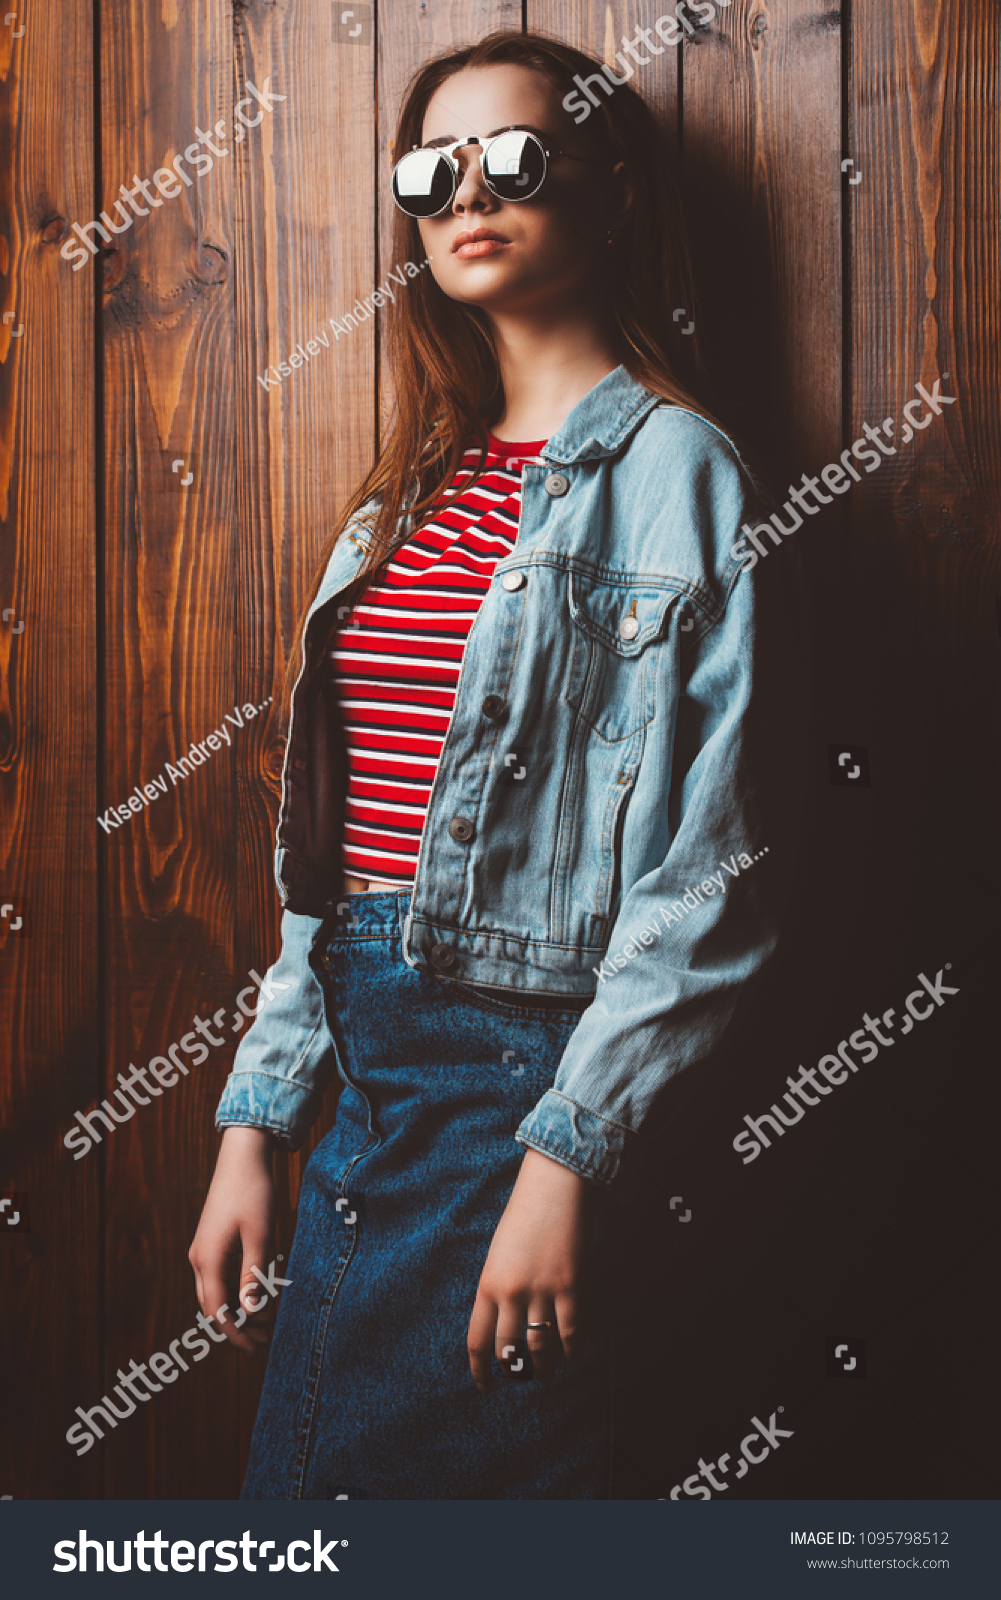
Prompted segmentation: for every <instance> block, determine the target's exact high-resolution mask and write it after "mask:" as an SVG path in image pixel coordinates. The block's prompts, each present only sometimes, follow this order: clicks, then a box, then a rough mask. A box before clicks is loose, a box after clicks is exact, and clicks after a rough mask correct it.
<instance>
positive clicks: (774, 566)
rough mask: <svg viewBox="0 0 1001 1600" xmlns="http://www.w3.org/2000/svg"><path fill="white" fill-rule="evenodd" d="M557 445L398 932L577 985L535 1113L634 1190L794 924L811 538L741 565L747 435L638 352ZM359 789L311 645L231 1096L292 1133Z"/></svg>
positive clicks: (527, 996)
mask: <svg viewBox="0 0 1001 1600" xmlns="http://www.w3.org/2000/svg"><path fill="white" fill-rule="evenodd" d="M541 455H542V458H543V459H544V461H545V463H546V464H545V465H543V466H526V467H525V468H524V469H523V483H522V497H521V517H520V521H519V526H518V534H517V541H516V544H515V546H514V548H513V550H512V551H511V553H510V554H509V555H507V556H505V557H504V558H503V559H502V560H501V561H500V562H498V564H497V568H496V570H495V573H494V576H493V579H492V581H491V584H490V587H489V590H488V591H487V594H486V595H485V597H484V599H483V603H482V606H481V608H480V610H479V612H478V614H477V616H476V619H475V621H474V623H473V626H472V629H471V631H470V634H469V638H468V642H467V645H466V649H465V653H464V656H463V660H462V666H461V671H460V676H459V682H458V687H457V691H456V699H455V707H454V711H453V714H452V718H451V721H450V723H449V727H448V731H447V735H446V738H445V742H444V747H443V749H442V753H441V760H440V764H439V767H438V771H437V774H436V776H435V779H434V783H433V786H432V789H431V795H430V801H429V805H428V810H427V820H426V824H425V827H424V831H423V835H422V839H421V846H420V854H419V856H418V860H417V867H416V874H415V880H414V886H413V889H412V892H411V901H410V910H409V914H408V915H407V917H406V919H405V922H404V927H403V957H404V959H405V960H406V961H407V962H408V963H409V965H410V966H412V967H414V968H417V969H421V970H424V971H428V972H432V973H440V974H442V975H445V976H447V977H448V978H449V980H457V981H458V984H459V986H460V987H461V986H462V985H465V984H470V985H475V986H477V987H485V988H486V989H487V990H488V992H489V991H490V990H493V991H494V992H495V993H497V994H498V995H499V996H500V997H501V998H503V999H504V1000H507V1001H512V1000H514V1001H521V1002H523V1003H525V1004H530V1003H531V1001H532V998H533V997H534V996H536V995H548V996H552V995H562V996H574V997H578V1000H579V1001H583V1004H584V1005H585V1007H586V1008H585V1009H583V1010H582V1011H581V1017H580V1021H579V1023H578V1025H577V1026H576V1028H575V1029H574V1032H573V1034H572V1035H571V1038H570V1041H569V1044H568V1046H567V1048H566V1051H565V1053H564V1055H563V1057H562V1059H561V1061H560V1063H559V1066H558V1070H557V1073H556V1077H555V1082H554V1084H553V1087H552V1088H551V1089H550V1090H548V1091H547V1093H546V1094H545V1095H543V1097H542V1099H541V1100H540V1101H539V1102H538V1104H537V1105H536V1106H535V1108H534V1109H533V1111H532V1112H531V1114H530V1115H529V1116H528V1117H527V1118H526V1119H525V1120H524V1121H523V1122H522V1124H521V1126H520V1127H519V1128H518V1129H517V1131H516V1134H515V1137H516V1138H517V1139H518V1140H519V1141H520V1142H521V1143H522V1144H523V1145H525V1146H528V1147H531V1148H532V1149H535V1150H539V1151H541V1152H543V1153H544V1154H546V1155H548V1156H550V1157H552V1158H554V1159H555V1160H557V1161H560V1162H562V1163H563V1164H564V1165H566V1166H568V1167H570V1168H572V1169H573V1170H575V1171H576V1172H578V1173H580V1174H582V1175H583V1176H585V1177H587V1178H589V1179H591V1180H593V1181H595V1182H596V1183H598V1184H599V1185H602V1186H604V1187H607V1188H609V1189H611V1190H612V1191H613V1192H616V1193H619V1194H624V1193H625V1192H628V1190H629V1189H630V1188H631V1184H632V1177H631V1175H632V1172H633V1170H634V1169H635V1167H636V1163H635V1162H634V1160H633V1157H634V1155H636V1154H638V1153H639V1152H640V1151H641V1149H642V1148H643V1147H644V1146H645V1145H646V1144H647V1143H648V1142H649V1141H648V1138H647V1135H648V1134H649V1133H650V1132H651V1131H652V1130H655V1129H656V1128H657V1127H658V1126H659V1125H662V1123H663V1120H664V1119H665V1118H667V1117H668V1116H673V1115H674V1114H675V1112H676V1110H677V1108H678V1106H679V1105H680V1103H681V1100H680V1098H679V1096H680V1095H681V1094H682V1092H683V1091H685V1088H686V1086H688V1087H689V1088H690V1087H691V1085H692V1084H693V1082H694V1081H695V1079H696V1078H697V1077H698V1074H693V1073H691V1072H690V1071H684V1072H683V1070H682V1069H691V1068H693V1067H695V1066H697V1065H698V1064H700V1063H707V1062H709V1061H710V1059H711V1057H712V1056H713V1053H714V1051H715V1050H716V1049H717V1047H718V1045H719V1043H720V1040H721V1038H722V1036H723V1034H724V1031H725V1030H726V1029H727V1027H728V1024H729V1023H730V1021H731V1018H732V1016H733V1013H734V1011H735V1008H736V1005H737V1002H738V1000H739V999H740V997H741V995H742V993H743V992H744V990H745V986H746V985H747V984H748V983H749V982H750V980H752V979H753V978H754V977H755V976H756V974H757V973H758V972H759V971H760V969H761V967H762V966H763V964H764V962H765V961H766V959H767V958H768V956H769V955H770V953H771V952H772V950H773V947H774V945H775V941H776V936H777V927H778V920H779V915H780V911H781V908H782V905H783V902H784V900H785V898H786V896H787V892H788V889H789V886H790V881H791V876H792V870H793V862H794V857H795V853H796V846H797V837H798V832H799V817H800V811H801V798H802V788H803V770H804V761H803V751H804V745H803V738H804V733H803V729H804V721H805V716H806V707H805V703H804V687H805V686H804V665H803V659H802V645H801V642H800V641H801V635H802V601H801V597H800V591H799V579H798V567H797V563H796V561H795V557H794V552H793V550H791V549H790V548H788V547H783V548H782V549H780V550H774V551H772V553H771V559H770V560H768V561H763V562H759V563H757V564H756V566H755V567H754V568H753V570H745V567H746V564H745V563H744V562H743V561H742V559H741V556H742V555H743V553H744V552H743V550H740V551H739V552H738V553H737V554H736V555H735V553H734V551H733V550H732V548H731V547H732V546H733V545H734V543H735V541H736V539H737V538H738V535H739V531H740V529H741V526H742V525H744V524H746V523H747V522H748V520H750V522H754V521H755V520H757V519H756V517H755V509H756V505H757V503H758V502H757V497H756V495H755V491H754V488H753V485H752V482H751V479H750V476H749V474H748V471H747V468H746V467H745V465H744V463H743V462H742V461H741V459H740V457H739V456H738V454H737V452H736V450H735V448H734V446H733V445H732V444H731V442H730V441H729V440H728V439H727V438H726V437H725V436H724V435H723V434H722V433H720V432H719V431H718V430H717V429H716V428H714V427H713V426H712V425H711V424H709V423H707V422H706V421H704V420H703V419H702V418H701V417H699V416H697V415H695V414H694V413H692V412H690V411H686V410H683V409H680V408H678V407H674V406H670V405H667V404H665V403H664V402H663V401H662V400H660V399H659V397H658V396H657V395H655V394H653V393H652V392H651V391H650V390H648V389H646V388H645V387H643V386H642V385H641V384H639V383H638V382H636V381H635V380H634V379H633V378H631V377H630V376H629V374H628V373H627V372H626V370H625V368H624V367H621V366H620V367H617V368H616V369H615V371H613V372H611V373H609V374H608V375H607V376H606V377H605V378H603V379H602V381H601V382H600V383H598V384H597V385H596V386H595V387H594V388H593V389H592V390H591V391H590V392H589V393H588V394H587V395H585V396H584V398H583V399H582V400H581V401H580V402H579V403H578V404H577V405H576V406H575V407H574V409H573V410H572V411H571V413H570V415H569V416H568V417H567V419H566V421H565V422H564V424H563V426H562V427H561V428H560V429H559V430H558V432H557V433H555V434H554V435H553V437H552V438H551V439H550V440H549V442H548V443H547V444H546V445H545V447H544V448H543V450H542V452H541ZM410 531H411V530H410V527H409V516H408V515H405V516H404V518H403V519H402V520H401V529H400V535H399V536H398V537H399V541H400V542H402V541H403V539H405V538H406V537H408V536H409V532H410ZM369 537H370V535H369V532H368V528H367V525H366V523H365V522H364V518H363V514H359V517H358V518H356V519H355V520H354V521H353V522H352V523H350V524H349V525H348V526H347V527H346V528H345V530H344V532H343V534H342V535H341V537H340V539H339V540H338V542H337V544H336V546H335V548H334V550H333V553H332V555H331V557H330V561H329V564H328V566H327V570H326V573H325V575H324V579H323V583H322V585H321V587H320V589H319V591H318V593H317V596H316V599H315V600H314V602H313V605H312V607H311V608H310V613H309V618H308V622H307V630H306V637H305V643H304V655H303V666H305V662H306V661H307V660H308V659H311V654H310V653H311V651H312V650H315V648H316V644H315V641H316V638H317V636H318V635H319V636H322V634H323V632H324V623H325V621H326V622H327V623H329V620H330V612H329V608H330V607H331V606H333V605H334V604H335V602H336V600H337V597H338V595H339V594H341V593H342V592H343V591H344V589H345V587H346V586H347V585H348V584H349V583H350V581H351V580H352V579H353V578H354V577H355V576H356V574H357V572H358V568H359V565H360V563H361V559H362V555H363V551H364V550H365V548H366V547H367V543H368V539H369ZM321 613H322V614H323V615H322V616H321ZM345 792H346V764H345V757H344V752H343V747H342V743H341V739H340V735H339V724H338V721H337V717H336V714H335V708H334V705H333V699H332V692H331V690H330V687H329V684H328V683H327V682H326V681H325V675H324V674H322V673H320V674H318V675H317V676H316V678H314V679H313V682H312V685H311V686H308V685H307V684H305V683H304V679H303V671H302V670H300V673H299V679H298V681H297V684H296V687H295V690H294V691H293V696H292V713H291V719H290V726H289V737H288V744H287V749H286V755H285V763H284V770H283V774H282V802H281V809H280V815H279V820H278V828H277V852H276V857H275V876H276V879H277V884H278V891H279V894H280V897H281V901H282V905H283V907H284V911H283V916H282V950H281V955H280V957H279V959H278V961H277V962H276V964H275V966H274V967H273V968H271V969H270V971H269V973H268V976H267V979H266V980H265V986H264V993H265V994H267V995H268V996H269V998H268V1003H267V1005H266V1006H265V1004H264V998H263V996H262V998H261V999H260V1000H259V1002H258V1005H259V1010H260V1015H259V1016H258V1017H257V1020H256V1021H255V1023H254V1025H253V1027H252V1028H251V1029H250V1031H249V1032H248V1034H247V1035H246V1036H245V1038H244V1039H243V1040H242V1042H241V1044H240V1047H239V1049H238V1051H237V1054H236V1058H235V1061H234V1065H233V1071H232V1074H231V1076H230V1078H229V1080H228V1082H227V1084H226V1087H225V1091H224V1093H223V1096H222V1100H221V1102H220V1105H219V1107H218V1111H217V1114H216V1126H217V1127H223V1126H225V1125H228V1124H232V1123H242V1124H248V1125H252V1126H257V1127H262V1128H267V1129H270V1130H271V1132H272V1133H273V1134H274V1135H275V1136H276V1137H277V1138H278V1140H279V1142H281V1143H282V1144H284V1145H286V1146H287V1147H289V1148H291V1149H295V1148H297V1147H298V1145H299V1144H301V1142H302V1140H303V1139H304V1137H305V1135H306V1132H307V1130H308V1129H309V1127H310V1125H311V1123H312V1122H313V1121H314V1119H315V1118H316V1116H317V1114H318V1112H319V1108H320V1101H321V1096H322V1093H323V1090H324V1088H325V1087H326V1085H327V1083H328V1082H329V1080H330V1078H331V1076H332V1075H333V1072H334V1070H335V1068H336V1064H337V1063H336V1054H335V1046H334V1041H333V1038H332V1035H331V1033H330V1031H329V1028H328V1026H327V1023H326V1018H325V1012H324V1004H323V995H322V992H321V989H320V985H319V980H318V978H317V976H316V973H315V971H314V970H313V967H312V965H311V963H310V956H311V952H312V950H313V947H314V945H316V944H317V943H318V942H319V939H320V937H321V931H322V927H323V923H324V921H325V920H327V922H328V926H329V921H330V919H332V918H333V917H334V916H335V908H336V904H337V902H338V900H341V899H343V895H342V893H341V863H340V846H341V829H342V826H343V803H344V795H345ZM282 984H284V985H285V987H284V988H281V987H280V985H282ZM588 997H593V998H591V1003H590V1004H587V1000H588ZM679 1079H680V1080H681V1081H680V1085H679V1083H678V1081H677V1080H679Z"/></svg>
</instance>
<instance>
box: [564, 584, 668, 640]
mask: <svg viewBox="0 0 1001 1600" xmlns="http://www.w3.org/2000/svg"><path fill="white" fill-rule="evenodd" d="M681 594H682V591H681V590H680V589H678V588H673V587H670V588H669V587H667V586H664V585H658V584H650V583H643V582H641V581H639V580H637V579H634V578H632V579H631V578H622V579H621V580H620V581H619V582H616V581H615V580H614V579H607V578H595V577H592V576H591V575H590V574H589V573H585V572H576V571H572V572H571V573H570V614H571V616H572V617H573V619H574V621H575V622H576V623H577V624H578V626H579V627H581V628H584V629H585V630H586V631H587V632H588V633H590V634H592V635H593V636H594V638H596V639H600V641H601V643H602V644H603V645H605V646H606V648H607V649H609V650H614V651H615V652H616V654H617V655H620V656H638V655H640V654H641V653H642V651H643V650H644V649H645V648H646V646H647V645H648V644H649V643H650V642H651V640H653V639H658V638H659V637H660V635H661V633H662V631H663V628H664V618H665V615H666V613H667V610H668V608H669V607H670V606H671V605H672V604H673V603H674V602H675V601H677V600H678V599H680V597H681Z"/></svg>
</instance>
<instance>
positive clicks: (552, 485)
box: [546, 472, 570, 500]
mask: <svg viewBox="0 0 1001 1600" xmlns="http://www.w3.org/2000/svg"><path fill="white" fill-rule="evenodd" d="M569 487H570V479H569V478H568V477H566V476H565V474H564V473H562V472H551V473H550V474H549V476H548V478H547V479H546V493H547V494H551V495H552V496H553V499H554V500H555V499H558V498H559V496H560V495H561V494H566V492H567V490H568V489H569Z"/></svg>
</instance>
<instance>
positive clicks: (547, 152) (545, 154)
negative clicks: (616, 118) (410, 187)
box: [389, 122, 605, 222]
mask: <svg viewBox="0 0 1001 1600" xmlns="http://www.w3.org/2000/svg"><path fill="white" fill-rule="evenodd" d="M505 133H524V134H527V136H528V137H529V138H530V139H534V140H535V142H536V144H537V145H538V147H539V149H540V150H541V151H542V177H541V178H540V179H539V182H538V183H537V184H536V186H535V188H534V189H533V190H532V192H531V194H519V195H503V194H498V193H497V191H496V189H495V188H494V187H493V185H492V183H491V182H490V179H489V178H488V177H487V175H486V172H485V171H484V169H483V163H484V160H485V158H486V153H487V151H488V150H489V148H490V146H491V145H492V144H493V143H494V140H495V139H501V138H503V136H504V134H505ZM471 144H475V145H476V146H477V147H478V148H479V152H480V176H481V177H482V179H483V182H484V184H485V185H486V187H487V188H488V189H489V190H490V193H491V194H492V195H493V196H494V199H495V200H501V201H503V202H504V204H506V205H518V204H520V203H521V202H522V201H523V200H533V199H534V198H535V196H536V195H537V194H539V193H541V191H542V189H543V187H544V185H545V182H546V179H547V178H548V176H549V162H550V159H551V157H553V156H566V158H567V160H568V161H583V162H585V163H586V164H587V165H588V166H591V167H599V166H603V165H604V164H605V163H604V162H601V161H596V160H595V159H594V158H593V157H592V156H575V155H571V154H570V152H569V150H561V149H559V148H558V147H557V146H556V145H547V144H545V143H544V142H543V140H542V139H541V138H540V137H539V135H538V134H537V133H536V132H535V130H534V128H524V127H520V126H519V125H518V124H517V123H515V122H512V123H511V124H510V125H509V126H508V127H506V128H498V130H497V132H496V133H492V134H490V135H489V137H488V138H486V139H484V138H483V137H482V136H481V135H480V134H478V133H470V134H467V135H466V137H465V138H464V139H456V141H455V143H454V144H449V145H428V144H415V145H413V146H412V147H411V148H410V149H409V150H408V151H407V155H403V156H401V157H400V159H399V161H397V163H396V165H395V166H394V168H393V172H392V176H391V177H390V180H389V189H390V193H391V194H392V196H393V203H394V205H395V206H396V207H397V208H398V210H400V211H402V212H403V215H404V216H405V217H409V218H410V219H411V221H412V222H427V221H428V220H429V219H430V218H431V217H440V216H441V215H442V213H443V212H445V211H447V210H448V208H449V206H450V205H451V204H452V201H453V200H454V199H455V197H456V195H457V194H458V192H459V185H460V183H461V173H460V169H459V163H458V162H457V161H456V159H455V156H454V155H453V151H455V150H463V149H465V148H466V146H467V145H471ZM417 150H433V151H434V153H435V155H438V156H444V158H445V160H446V161H447V162H448V165H449V167H450V168H451V171H452V193H451V194H450V195H449V197H448V199H447V200H446V201H445V204H444V205H443V206H440V207H439V208H438V210H437V211H429V212H428V213H427V215H426V216H415V215H414V213H413V212H412V211H408V210H407V209H406V207H405V206H403V205H401V204H400V202H399V200H398V199H397V198H396V187H395V184H394V181H393V180H394V179H395V177H396V174H397V172H398V171H399V169H400V167H401V166H402V165H403V163H404V161H406V159H407V156H412V155H413V154H414V152H415V151H417Z"/></svg>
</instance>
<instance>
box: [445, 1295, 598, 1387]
mask: <svg viewBox="0 0 1001 1600" xmlns="http://www.w3.org/2000/svg"><path fill="white" fill-rule="evenodd" d="M562 1298H563V1299H564V1301H565V1308H564V1312H563V1316H564V1318H565V1319H566V1324H567V1327H568V1328H571V1327H572V1317H573V1297H572V1296H570V1295H566V1296H563V1297H562ZM526 1321H528V1322H548V1323H549V1324H551V1326H550V1327H548V1328H526V1326H525V1324H526ZM561 1327H562V1323H561V1320H560V1315H559V1313H558V1311H557V1308H556V1306H555V1305H554V1304H553V1302H552V1301H551V1300H542V1299H538V1298H537V1299H535V1300H533V1301H532V1302H531V1303H530V1305H528V1306H526V1304H525V1301H524V1300H514V1299H511V1300H504V1301H502V1302H501V1303H500V1304H499V1305H498V1303H497V1301H496V1300H494V1299H492V1298H491V1297H490V1296H489V1295H487V1294H485V1293H484V1292H483V1291H482V1290H480V1292H479V1293H478V1294H477V1297H476V1303H475V1305H474V1306H473V1314H472V1316H471V1318H470V1321H469V1337H468V1341H467V1348H468V1351H469V1369H470V1371H471V1373H472V1375H473V1381H474V1383H475V1384H476V1387H477V1388H478V1389H479V1390H480V1392H481V1394H486V1393H487V1392H488V1390H490V1389H492V1388H493V1387H494V1377H493V1367H492V1358H493V1357H494V1356H496V1357H497V1362H498V1364H499V1366H500V1369H501V1371H502V1372H503V1374H504V1376H505V1377H506V1378H509V1379H511V1380H513V1381H515V1382H519V1381H520V1382H525V1381H526V1380H527V1379H529V1378H535V1379H536V1381H537V1382H538V1383H542V1384H547V1383H552V1381H553V1379H554V1378H555V1376H556V1361H557V1358H558V1356H559V1354H560V1330H561Z"/></svg>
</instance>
